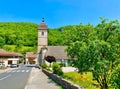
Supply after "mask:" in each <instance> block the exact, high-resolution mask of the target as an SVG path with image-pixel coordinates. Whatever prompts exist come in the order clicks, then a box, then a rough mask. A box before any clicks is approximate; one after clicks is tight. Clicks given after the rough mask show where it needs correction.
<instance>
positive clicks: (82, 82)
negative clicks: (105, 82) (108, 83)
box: [63, 72, 99, 89]
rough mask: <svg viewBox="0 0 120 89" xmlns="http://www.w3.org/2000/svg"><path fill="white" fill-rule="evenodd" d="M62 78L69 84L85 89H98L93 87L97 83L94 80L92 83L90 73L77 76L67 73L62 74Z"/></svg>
mask: <svg viewBox="0 0 120 89" xmlns="http://www.w3.org/2000/svg"><path fill="white" fill-rule="evenodd" d="M63 78H65V79H67V80H70V81H71V82H73V83H75V84H77V85H79V86H81V87H84V88H86V89H99V88H98V87H96V86H95V85H94V84H96V83H97V82H96V81H95V80H94V81H93V79H92V73H91V72H86V73H84V74H79V73H77V72H67V73H64V75H63Z"/></svg>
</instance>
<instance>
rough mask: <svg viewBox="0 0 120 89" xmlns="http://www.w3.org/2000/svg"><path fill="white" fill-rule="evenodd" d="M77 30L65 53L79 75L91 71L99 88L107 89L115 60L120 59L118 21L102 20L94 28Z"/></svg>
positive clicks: (85, 27) (82, 27)
mask: <svg viewBox="0 0 120 89" xmlns="http://www.w3.org/2000/svg"><path fill="white" fill-rule="evenodd" d="M77 29H79V31H78V34H74V35H75V36H74V37H75V38H74V39H75V40H73V41H72V43H71V44H70V45H69V46H68V49H67V53H68V55H69V56H70V57H71V58H74V59H75V62H74V66H75V67H77V68H78V70H79V72H80V73H83V72H86V71H91V72H92V74H93V78H94V79H95V80H97V82H98V83H99V85H100V87H101V88H102V89H107V88H108V83H109V75H110V74H111V73H112V70H113V69H114V68H115V67H116V66H117V65H118V64H119V63H118V62H117V60H118V58H120V55H119V52H120V51H119V50H120V48H119V47H120V41H119V35H120V33H118V30H119V24H118V21H116V20H115V21H110V22H107V20H106V19H102V21H101V23H100V24H98V25H97V26H95V27H94V28H91V27H90V26H89V25H86V26H81V27H79V28H77ZM77 29H76V30H77ZM72 34H73V33H72ZM78 37H80V38H79V39H78ZM72 39H73V38H72ZM76 39H78V40H76ZM116 64H117V65H116Z"/></svg>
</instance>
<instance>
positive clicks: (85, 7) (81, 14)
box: [0, 0, 120, 28]
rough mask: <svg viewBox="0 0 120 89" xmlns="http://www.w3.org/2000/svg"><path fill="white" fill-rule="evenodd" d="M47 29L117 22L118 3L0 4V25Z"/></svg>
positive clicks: (35, 0)
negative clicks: (44, 25)
mask: <svg viewBox="0 0 120 89" xmlns="http://www.w3.org/2000/svg"><path fill="white" fill-rule="evenodd" d="M42 17H44V18H45V22H46V23H47V24H48V26H49V28H56V27H60V26H65V25H76V24H79V23H81V22H82V23H83V24H87V23H91V24H94V25H95V24H98V23H99V22H100V19H99V17H104V18H108V19H110V20H114V19H118V20H120V0H0V22H11V21H12V22H33V23H37V24H39V23H41V18H42Z"/></svg>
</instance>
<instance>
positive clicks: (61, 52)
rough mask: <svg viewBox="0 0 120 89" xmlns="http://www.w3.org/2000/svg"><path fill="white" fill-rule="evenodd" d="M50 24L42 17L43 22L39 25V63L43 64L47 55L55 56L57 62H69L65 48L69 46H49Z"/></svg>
mask: <svg viewBox="0 0 120 89" xmlns="http://www.w3.org/2000/svg"><path fill="white" fill-rule="evenodd" d="M48 34H49V33H48V26H47V25H46V24H45V22H44V18H43V19H42V23H41V24H40V25H39V26H38V57H37V60H38V64H40V65H41V64H42V63H43V62H44V61H45V60H44V59H45V57H47V56H54V57H55V59H56V62H59V63H65V64H66V65H67V64H68V62H69V60H68V59H69V58H68V56H67V53H66V52H65V49H66V48H67V46H49V45H48Z"/></svg>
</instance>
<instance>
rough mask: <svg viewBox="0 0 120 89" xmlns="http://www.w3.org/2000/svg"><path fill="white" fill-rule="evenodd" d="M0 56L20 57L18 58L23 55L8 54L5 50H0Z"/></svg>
mask: <svg viewBox="0 0 120 89" xmlns="http://www.w3.org/2000/svg"><path fill="white" fill-rule="evenodd" d="M0 56H1V57H11V56H20V57H22V56H23V55H22V54H20V53H15V52H8V51H6V50H3V49H0Z"/></svg>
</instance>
